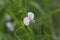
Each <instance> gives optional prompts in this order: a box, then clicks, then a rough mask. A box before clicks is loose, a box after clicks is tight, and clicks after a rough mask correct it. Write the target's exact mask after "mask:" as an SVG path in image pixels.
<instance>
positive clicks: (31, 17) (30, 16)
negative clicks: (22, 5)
mask: <svg viewBox="0 0 60 40" xmlns="http://www.w3.org/2000/svg"><path fill="white" fill-rule="evenodd" d="M23 22H24V24H25V25H26V26H28V25H29V23H30V22H31V23H35V20H34V13H32V12H28V17H25V18H24V19H23Z"/></svg>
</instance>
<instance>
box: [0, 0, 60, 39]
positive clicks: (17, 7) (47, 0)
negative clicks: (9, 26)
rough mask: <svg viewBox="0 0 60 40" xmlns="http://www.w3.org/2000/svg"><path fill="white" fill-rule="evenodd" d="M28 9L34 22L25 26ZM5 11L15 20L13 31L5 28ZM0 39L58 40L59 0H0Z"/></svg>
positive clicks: (59, 33)
mask: <svg viewBox="0 0 60 40" xmlns="http://www.w3.org/2000/svg"><path fill="white" fill-rule="evenodd" d="M30 11H31V12H33V13H34V14H35V17H34V19H35V23H33V24H31V23H30V24H29V26H28V27H27V28H26V27H25V25H24V24H23V18H24V17H25V16H27V13H28V12H30ZM6 13H8V14H9V15H10V16H11V17H12V20H14V21H16V26H15V28H14V29H15V30H14V31H13V32H7V30H6V25H5V24H6V21H5V16H4V15H5V14H6ZM28 30H29V31H28ZM0 40H60V0H0Z"/></svg>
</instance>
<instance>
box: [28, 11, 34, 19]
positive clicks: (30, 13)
mask: <svg viewBox="0 0 60 40" xmlns="http://www.w3.org/2000/svg"><path fill="white" fill-rule="evenodd" d="M28 17H29V19H30V20H32V19H34V13H32V12H28Z"/></svg>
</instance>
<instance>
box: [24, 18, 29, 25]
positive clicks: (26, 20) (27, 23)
mask: <svg viewBox="0 0 60 40" xmlns="http://www.w3.org/2000/svg"><path fill="white" fill-rule="evenodd" d="M23 22H24V24H25V25H26V26H28V25H29V22H30V20H29V17H25V18H24V19H23Z"/></svg>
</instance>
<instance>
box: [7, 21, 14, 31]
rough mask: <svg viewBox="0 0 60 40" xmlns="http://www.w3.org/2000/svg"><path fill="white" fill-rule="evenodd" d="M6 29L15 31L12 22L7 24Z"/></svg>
mask: <svg viewBox="0 0 60 40" xmlns="http://www.w3.org/2000/svg"><path fill="white" fill-rule="evenodd" d="M6 27H7V28H8V30H9V31H14V27H13V25H12V23H11V22H7V23H6Z"/></svg>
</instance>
